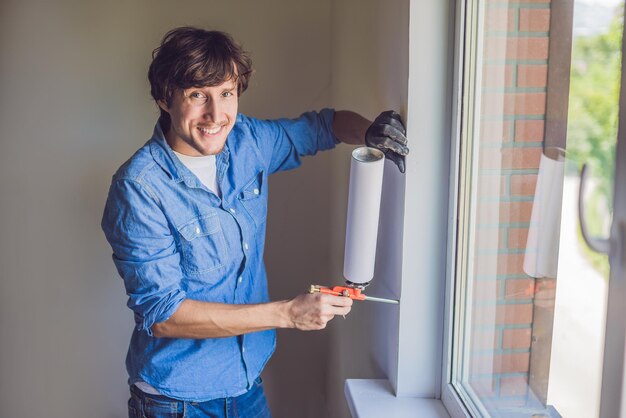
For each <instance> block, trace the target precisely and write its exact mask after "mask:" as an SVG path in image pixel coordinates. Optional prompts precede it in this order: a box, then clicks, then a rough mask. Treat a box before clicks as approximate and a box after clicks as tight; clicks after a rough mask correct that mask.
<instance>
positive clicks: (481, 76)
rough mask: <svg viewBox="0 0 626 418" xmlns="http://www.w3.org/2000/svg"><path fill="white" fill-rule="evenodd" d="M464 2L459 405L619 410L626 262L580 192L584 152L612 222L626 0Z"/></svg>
mask: <svg viewBox="0 0 626 418" xmlns="http://www.w3.org/2000/svg"><path fill="white" fill-rule="evenodd" d="M621 7H623V3H622V4H621ZM459 10H460V13H459V16H460V17H459V19H457V21H458V28H460V33H461V36H460V37H459V39H460V42H459V44H458V47H457V50H458V51H464V53H463V54H460V53H458V54H457V56H458V57H459V58H458V65H457V68H458V76H459V81H460V82H459V83H458V85H459V86H462V87H460V91H459V92H458V97H460V98H462V100H460V101H459V102H460V108H459V109H458V115H459V116H458V123H457V125H458V132H457V134H458V138H459V139H460V140H459V147H458V149H457V151H456V157H455V158H456V159H458V165H457V169H456V170H455V175H454V176H453V177H454V182H455V183H454V184H455V190H456V202H453V204H452V210H453V211H454V216H455V218H456V219H457V227H456V230H455V231H454V233H453V234H452V237H453V239H452V240H451V243H450V249H451V253H450V254H451V256H450V261H451V263H452V265H453V266H454V268H453V271H452V272H451V274H450V286H449V290H448V300H449V309H448V317H449V318H448V321H447V322H448V324H449V332H448V333H447V344H446V346H447V351H446V353H445V354H444V355H447V357H446V358H445V361H444V364H446V366H445V367H444V369H445V376H444V388H443V395H442V396H443V398H444V403H445V404H446V406H447V408H448V410H449V411H451V413H452V414H453V415H458V414H461V413H465V414H467V413H469V414H470V415H471V416H485V417H489V416H494V417H495V416H497V417H500V416H503V417H509V416H511V417H512V416H515V417H517V416H520V417H557V416H563V417H568V418H569V417H574V418H575V417H581V418H591V417H595V416H606V417H609V416H612V415H610V414H608V412H606V411H608V409H606V408H608V407H609V406H607V405H610V406H611V407H615V404H616V403H617V408H619V402H618V401H619V397H617V398H613V399H612V400H609V398H608V397H606V396H605V398H604V399H603V396H604V392H606V390H604V391H603V390H602V388H605V389H606V388H607V385H608V383H607V381H606V379H607V376H608V375H609V374H607V372H606V370H607V368H617V369H620V376H621V370H622V369H623V345H624V341H623V339H624V337H623V335H624V334H623V319H618V321H619V323H621V324H622V328H621V329H622V331H621V343H619V344H621V355H622V357H621V361H617V360H615V359H617V358H619V355H614V354H611V355H610V356H608V357H607V356H605V354H604V350H605V346H604V342H605V329H607V331H606V332H607V337H609V339H607V341H610V338H611V336H612V335H613V333H614V332H615V331H614V330H613V327H609V328H607V326H606V324H611V323H615V322H612V321H613V319H612V318H614V317H613V316H612V315H614V314H612V313H610V314H609V318H608V319H607V317H606V311H607V301H609V303H610V298H611V296H609V295H613V296H612V297H615V295H616V294H617V291H613V292H612V290H611V289H610V287H611V286H613V288H614V289H615V286H614V285H613V284H609V283H619V280H622V281H623V277H621V276H620V277H621V278H619V279H616V278H615V277H616V276H618V275H620V274H621V275H623V273H621V270H620V268H619V267H616V264H617V263H615V262H613V261H612V262H611V267H612V269H611V270H610V269H609V267H608V266H609V260H608V257H606V256H603V255H598V254H595V253H593V252H592V251H591V250H589V249H588V247H587V245H586V244H585V243H584V241H583V238H582V236H581V234H580V233H579V232H578V216H577V198H578V187H579V183H580V176H579V170H580V167H581V165H582V164H583V163H587V164H589V165H590V166H591V168H592V171H593V172H594V174H595V178H594V179H592V180H591V181H590V182H589V184H591V185H592V186H594V187H593V188H592V189H593V190H592V191H591V192H589V193H587V194H586V195H585V196H584V200H585V205H586V206H587V207H588V208H589V210H588V216H587V217H586V220H587V221H588V223H589V224H590V225H589V226H590V229H592V233H593V234H595V235H604V236H607V234H608V229H609V228H608V227H609V226H610V225H611V212H612V211H613V203H612V196H613V183H612V181H613V178H614V168H613V162H614V161H615V158H616V157H615V144H616V143H617V140H616V139H617V121H618V103H617V101H618V97H619V92H620V89H619V78H620V69H621V50H622V33H623V24H622V22H623V9H621V8H620V3H619V2H617V1H609V0H606V1H603V2H596V3H595V5H593V6H590V5H589V3H588V2H587V3H586V2H583V1H582V0H578V1H577V2H576V3H575V7H574V3H573V2H567V1H565V2H557V1H552V2H551V1H550V0H535V1H515V2H513V1H506V0H468V1H461V2H459ZM590 16H591V17H590ZM572 34H573V36H572ZM571 51H573V55H572V52H571ZM570 67H571V71H570ZM619 161H620V160H619V159H618V164H619ZM623 163H624V162H622V164H623ZM615 208H616V216H617V206H615ZM620 216H621V215H620ZM615 224H616V222H613V225H615ZM613 229H614V230H615V227H614V228H613ZM609 271H610V272H611V273H609ZM609 275H611V277H612V280H613V281H612V282H609ZM622 318H623V317H622ZM615 329H619V327H617V328H615ZM617 340H619V338H617ZM619 344H614V343H610V344H609V343H608V342H607V345H608V346H607V347H608V349H609V351H607V353H608V352H611V350H613V348H614V347H617V346H619ZM617 351H619V350H617ZM603 366H604V370H605V373H604V379H605V383H604V384H603V373H602V371H603ZM619 385H621V382H620V383H619ZM616 399H617V401H616ZM601 404H602V411H604V412H603V413H602V415H600V414H601V412H600V411H601ZM455 405H462V407H459V408H458V409H457V408H456V407H455ZM454 411H461V412H458V413H457V412H454ZM463 411H466V412H463ZM613 416H617V415H613Z"/></svg>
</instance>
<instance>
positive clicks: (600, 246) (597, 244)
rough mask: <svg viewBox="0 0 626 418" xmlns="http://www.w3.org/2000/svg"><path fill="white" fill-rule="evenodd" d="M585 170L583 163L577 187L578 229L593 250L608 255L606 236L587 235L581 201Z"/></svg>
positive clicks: (585, 177) (584, 184)
mask: <svg viewBox="0 0 626 418" xmlns="http://www.w3.org/2000/svg"><path fill="white" fill-rule="evenodd" d="M587 171H588V170H587V164H583V168H582V170H581V171H580V187H579V189H578V219H579V222H580V230H581V232H582V235H583V238H584V239H585V242H586V243H587V245H588V246H589V248H591V249H592V250H594V251H595V252H598V253H602V254H607V255H608V254H609V250H610V248H611V242H610V241H609V240H608V239H606V238H598V237H592V236H591V235H589V229H588V228H587V221H586V219H587V218H585V204H584V202H583V196H584V195H585V187H586V184H587V176H588V174H587Z"/></svg>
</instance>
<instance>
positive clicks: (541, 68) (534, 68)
mask: <svg viewBox="0 0 626 418" xmlns="http://www.w3.org/2000/svg"><path fill="white" fill-rule="evenodd" d="M547 85H548V66H547V65H543V64H541V65H526V64H520V65H518V66H517V87H546V86H547Z"/></svg>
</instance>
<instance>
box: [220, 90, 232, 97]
mask: <svg viewBox="0 0 626 418" xmlns="http://www.w3.org/2000/svg"><path fill="white" fill-rule="evenodd" d="M231 96H233V92H232V91H230V90H229V91H225V92H224V93H222V97H231Z"/></svg>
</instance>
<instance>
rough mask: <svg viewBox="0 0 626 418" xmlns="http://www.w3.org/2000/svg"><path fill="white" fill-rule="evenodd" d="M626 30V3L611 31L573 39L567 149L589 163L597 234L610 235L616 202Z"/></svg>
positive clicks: (600, 261) (603, 261) (595, 260)
mask: <svg viewBox="0 0 626 418" xmlns="http://www.w3.org/2000/svg"><path fill="white" fill-rule="evenodd" d="M622 33H623V9H622V10H621V11H620V12H619V13H618V15H617V16H616V17H615V19H614V20H613V22H612V24H611V26H610V29H609V31H608V32H606V33H602V34H596V35H591V36H579V37H576V38H574V40H573V48H572V69H571V79H570V95H569V97H570V98H569V115H568V134H567V155H568V159H569V160H570V161H572V160H573V161H575V162H576V164H575V165H574V169H578V170H580V168H581V166H582V164H583V163H587V165H588V167H589V169H590V172H591V178H592V179H593V180H592V183H591V184H592V185H593V186H594V188H593V192H592V195H591V196H590V198H589V199H588V200H587V201H586V207H587V208H588V213H587V224H588V225H589V229H590V232H591V233H592V234H593V235H595V236H608V231H607V225H608V224H609V219H610V217H611V212H612V207H613V204H612V197H613V175H614V170H615V145H616V140H617V125H618V115H619V94H620V76H621V72H620V69H621V49H622ZM570 171H571V170H570ZM569 174H573V173H571V172H570V173H569ZM583 247H584V248H586V252H587V255H588V257H589V258H590V259H591V261H592V264H593V265H594V266H595V267H596V268H597V269H598V270H599V271H600V272H601V273H602V274H603V275H604V276H605V277H608V270H609V269H608V260H607V257H606V256H603V255H600V254H596V253H593V252H592V251H591V250H590V249H588V248H587V246H586V245H583Z"/></svg>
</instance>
